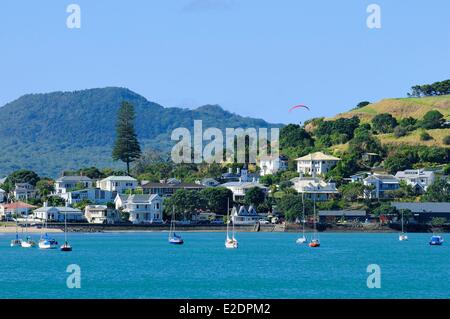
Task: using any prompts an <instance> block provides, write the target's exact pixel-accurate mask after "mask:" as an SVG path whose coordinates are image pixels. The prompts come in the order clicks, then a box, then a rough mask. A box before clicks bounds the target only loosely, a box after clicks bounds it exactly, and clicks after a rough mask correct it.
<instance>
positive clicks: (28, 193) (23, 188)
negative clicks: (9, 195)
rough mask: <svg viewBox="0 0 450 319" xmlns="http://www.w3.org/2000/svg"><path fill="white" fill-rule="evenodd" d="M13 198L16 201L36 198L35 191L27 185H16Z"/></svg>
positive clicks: (31, 186)
mask: <svg viewBox="0 0 450 319" xmlns="http://www.w3.org/2000/svg"><path fill="white" fill-rule="evenodd" d="M13 196H14V198H15V199H17V200H26V199H28V198H35V197H36V190H35V188H34V186H33V185H31V184H29V183H16V184H15V185H14V190H13Z"/></svg>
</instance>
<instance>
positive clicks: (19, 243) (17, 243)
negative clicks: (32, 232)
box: [11, 239, 22, 247]
mask: <svg viewBox="0 0 450 319" xmlns="http://www.w3.org/2000/svg"><path fill="white" fill-rule="evenodd" d="M20 246H22V241H21V240H20V239H14V240H11V247H20Z"/></svg>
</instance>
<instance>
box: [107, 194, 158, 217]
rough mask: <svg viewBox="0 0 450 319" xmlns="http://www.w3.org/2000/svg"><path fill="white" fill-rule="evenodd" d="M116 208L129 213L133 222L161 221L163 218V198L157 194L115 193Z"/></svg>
mask: <svg viewBox="0 0 450 319" xmlns="http://www.w3.org/2000/svg"><path fill="white" fill-rule="evenodd" d="M115 205H116V209H118V210H119V209H120V210H122V211H123V212H124V213H128V214H129V215H130V217H129V220H130V222H132V223H133V224H151V223H161V222H162V218H163V199H162V198H161V196H159V195H158V194H139V195H138V194H134V195H125V194H117V196H116V199H115Z"/></svg>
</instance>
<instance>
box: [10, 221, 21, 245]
mask: <svg viewBox="0 0 450 319" xmlns="http://www.w3.org/2000/svg"><path fill="white" fill-rule="evenodd" d="M17 223H18V222H17V217H16V238H15V239H13V240H11V247H20V246H22V240H21V239H20V238H19V231H18V229H17Z"/></svg>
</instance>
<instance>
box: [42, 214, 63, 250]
mask: <svg viewBox="0 0 450 319" xmlns="http://www.w3.org/2000/svg"><path fill="white" fill-rule="evenodd" d="M42 230H43V232H42V234H41V239H40V240H39V243H38V246H39V248H40V249H55V248H58V242H57V241H56V240H55V239H53V238H50V237H49V236H48V234H47V233H46V232H45V231H46V230H47V219H45V223H44V222H42Z"/></svg>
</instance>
